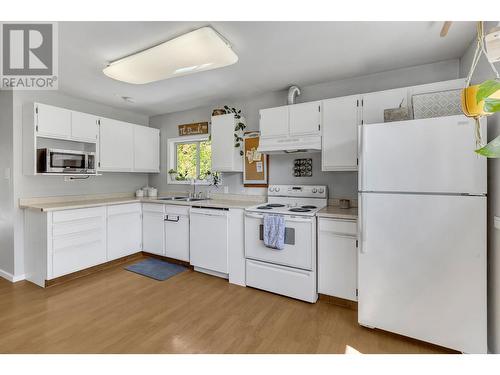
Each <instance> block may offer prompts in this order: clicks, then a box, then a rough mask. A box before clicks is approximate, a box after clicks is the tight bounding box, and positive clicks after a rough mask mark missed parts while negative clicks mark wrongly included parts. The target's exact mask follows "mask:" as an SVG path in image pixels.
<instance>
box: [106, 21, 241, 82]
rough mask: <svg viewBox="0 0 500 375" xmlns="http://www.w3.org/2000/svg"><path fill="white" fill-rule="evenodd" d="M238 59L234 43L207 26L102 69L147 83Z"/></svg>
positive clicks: (122, 78)
mask: <svg viewBox="0 0 500 375" xmlns="http://www.w3.org/2000/svg"><path fill="white" fill-rule="evenodd" d="M237 61H238V56H237V55H236V54H235V53H234V52H233V50H232V49H231V46H230V45H229V44H228V43H227V42H226V41H225V40H223V39H222V38H221V36H220V35H219V34H218V33H217V32H216V31H215V30H214V29H212V28H211V27H208V26H206V27H202V28H201V29H198V30H195V31H191V32H189V33H187V34H184V35H181V36H179V37H177V38H175V39H172V40H169V41H167V42H164V43H162V44H159V45H157V46H155V47H151V48H149V49H147V50H144V51H141V52H138V53H135V54H133V55H130V56H127V57H124V58H123V59H120V60H117V61H114V62H112V63H111V64H110V65H109V66H108V67H106V68H104V69H103V73H104V74H106V75H107V76H108V77H111V78H113V79H116V80H118V81H123V82H128V83H134V84H144V83H150V82H155V81H160V80H163V79H167V78H172V77H180V76H184V75H187V74H192V73H196V72H202V71H205V70H211V69H217V68H222V67H224V66H228V65H232V64H234V63H236V62H237Z"/></svg>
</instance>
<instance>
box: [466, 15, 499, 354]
mask: <svg viewBox="0 0 500 375" xmlns="http://www.w3.org/2000/svg"><path fill="white" fill-rule="evenodd" d="M497 23H498V22H487V23H486V24H485V30H486V31H487V30H489V29H490V28H491V27H493V26H495V25H496V24H497ZM474 50H475V43H472V44H471V45H470V47H469V48H468V49H467V51H466V53H465V54H464V55H463V57H462V58H461V59H460V75H461V76H462V77H465V76H467V74H468V72H469V68H470V64H471V60H472V56H473V55H474ZM495 66H496V68H497V70H500V64H498V63H497V64H496V65H495ZM493 78H495V76H494V73H493V71H492V69H491V67H490V65H489V64H488V62H487V61H486V58H485V57H484V56H483V57H481V60H480V62H479V64H478V66H477V68H476V71H475V73H474V75H473V80H472V83H473V84H474V83H481V82H483V81H484V80H487V79H493ZM498 135H500V113H496V114H495V115H493V116H489V117H488V141H490V140H492V139H494V138H495V137H497V136H498ZM495 215H496V216H500V159H488V341H489V342H488V344H489V350H490V351H491V352H493V353H500V230H498V229H495V228H494V226H493V217H494V216H495Z"/></svg>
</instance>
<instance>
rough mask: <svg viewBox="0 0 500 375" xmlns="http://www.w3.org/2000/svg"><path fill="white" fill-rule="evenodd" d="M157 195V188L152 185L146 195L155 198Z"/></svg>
mask: <svg viewBox="0 0 500 375" xmlns="http://www.w3.org/2000/svg"><path fill="white" fill-rule="evenodd" d="M157 196H158V189H157V188H154V187H150V188H149V189H148V197H151V198H156V197H157Z"/></svg>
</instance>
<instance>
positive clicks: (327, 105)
mask: <svg viewBox="0 0 500 375" xmlns="http://www.w3.org/2000/svg"><path fill="white" fill-rule="evenodd" d="M359 112H360V96H359V95H352V96H344V97H341V98H334V99H328V100H323V104H322V113H323V119H322V125H323V133H322V134H323V137H322V148H321V170H323V171H355V170H357V168H358V167H357V160H358V145H357V132H358V127H357V125H358V124H359V123H360V122H361V121H360V114H359Z"/></svg>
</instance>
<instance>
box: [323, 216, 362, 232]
mask: <svg viewBox="0 0 500 375" xmlns="http://www.w3.org/2000/svg"><path fill="white" fill-rule="evenodd" d="M319 231H320V232H332V233H336V234H341V235H347V236H353V237H356V236H357V234H358V225H357V223H356V221H354V220H335V219H323V218H320V219H319Z"/></svg>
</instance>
